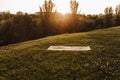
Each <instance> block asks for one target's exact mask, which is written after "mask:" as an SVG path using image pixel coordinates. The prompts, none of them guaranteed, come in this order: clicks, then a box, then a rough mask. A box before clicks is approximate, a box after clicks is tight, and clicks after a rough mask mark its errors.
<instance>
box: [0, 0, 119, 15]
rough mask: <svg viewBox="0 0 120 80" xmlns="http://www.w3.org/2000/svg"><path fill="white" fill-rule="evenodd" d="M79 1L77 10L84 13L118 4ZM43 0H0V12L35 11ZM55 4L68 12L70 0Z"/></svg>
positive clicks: (108, 0)
mask: <svg viewBox="0 0 120 80" xmlns="http://www.w3.org/2000/svg"><path fill="white" fill-rule="evenodd" d="M77 1H78V2H79V9H78V12H79V11H81V13H85V14H99V13H103V12H104V9H105V8H106V7H107V6H112V7H113V8H115V6H116V5H117V4H120V0H77ZM43 2H44V0H0V12H2V11H8V10H9V11H10V12H11V13H16V12H18V11H22V12H27V13H35V12H38V11H39V5H40V6H41V5H42V4H43ZM53 2H54V3H55V4H56V9H57V11H58V12H61V13H67V12H70V8H69V3H70V0H53Z"/></svg>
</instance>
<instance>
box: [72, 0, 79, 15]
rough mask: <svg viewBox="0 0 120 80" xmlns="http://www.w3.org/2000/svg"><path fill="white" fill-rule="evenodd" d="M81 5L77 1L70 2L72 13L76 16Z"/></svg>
mask: <svg viewBox="0 0 120 80" xmlns="http://www.w3.org/2000/svg"><path fill="white" fill-rule="evenodd" d="M78 6H79V3H78V2H77V1H76V0H71V1H70V8H71V13H72V14H76V13H77V10H78Z"/></svg>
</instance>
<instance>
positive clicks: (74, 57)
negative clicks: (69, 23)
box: [0, 26, 120, 80]
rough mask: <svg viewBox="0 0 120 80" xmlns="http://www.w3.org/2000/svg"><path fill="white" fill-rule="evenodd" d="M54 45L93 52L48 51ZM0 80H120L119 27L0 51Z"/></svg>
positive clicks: (43, 39)
mask: <svg viewBox="0 0 120 80" xmlns="http://www.w3.org/2000/svg"><path fill="white" fill-rule="evenodd" d="M51 45H55V46H56V45H59V46H90V47H91V49H92V50H91V51H47V50H46V49H47V48H48V47H49V46H51ZM0 80H120V26H117V27H112V28H107V29H99V30H95V31H90V32H81V33H71V34H62V35H57V36H49V37H46V38H42V39H38V40H32V41H27V42H22V43H17V44H12V45H8V46H2V47H0Z"/></svg>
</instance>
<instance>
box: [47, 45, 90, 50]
mask: <svg viewBox="0 0 120 80" xmlns="http://www.w3.org/2000/svg"><path fill="white" fill-rule="evenodd" d="M47 50H52V51H89V50H91V48H90V46H50V47H49V48H48V49H47Z"/></svg>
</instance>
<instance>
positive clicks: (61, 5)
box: [53, 0, 70, 14]
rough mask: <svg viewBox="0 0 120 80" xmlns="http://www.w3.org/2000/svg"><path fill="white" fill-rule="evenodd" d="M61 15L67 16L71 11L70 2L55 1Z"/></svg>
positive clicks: (64, 0) (63, 0) (65, 0)
mask: <svg viewBox="0 0 120 80" xmlns="http://www.w3.org/2000/svg"><path fill="white" fill-rule="evenodd" d="M53 2H54V3H55V7H56V9H57V11H58V12H59V13H62V14H67V13H69V11H70V7H69V0H62V1H61V0H53Z"/></svg>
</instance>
